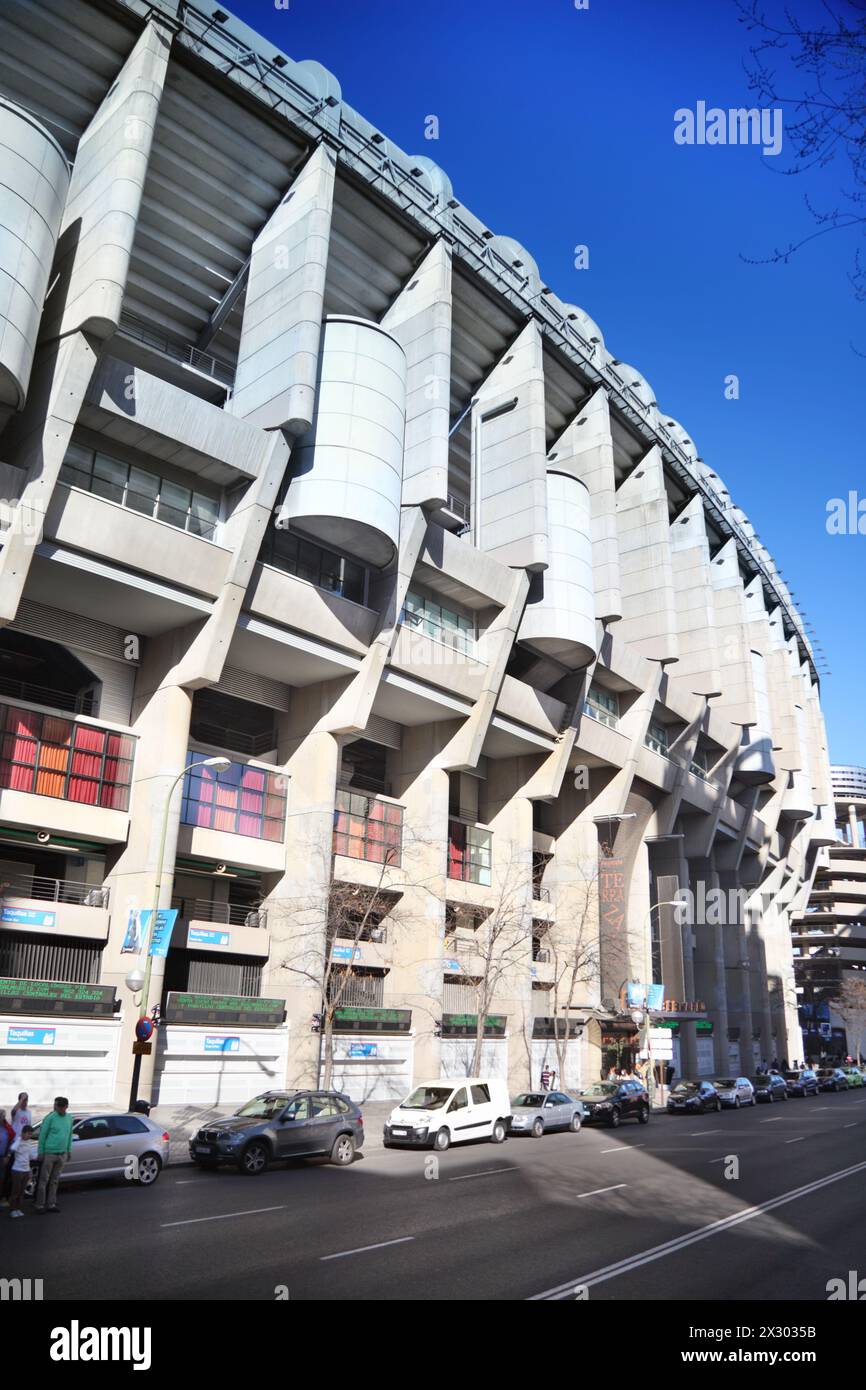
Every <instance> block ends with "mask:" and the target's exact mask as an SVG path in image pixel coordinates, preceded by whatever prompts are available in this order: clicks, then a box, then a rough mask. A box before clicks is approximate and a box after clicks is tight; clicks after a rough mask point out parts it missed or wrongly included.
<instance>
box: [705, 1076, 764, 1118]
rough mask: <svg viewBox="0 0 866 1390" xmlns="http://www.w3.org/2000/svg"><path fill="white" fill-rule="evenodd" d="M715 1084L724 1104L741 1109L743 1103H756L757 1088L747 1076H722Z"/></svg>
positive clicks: (717, 1093)
mask: <svg viewBox="0 0 866 1390" xmlns="http://www.w3.org/2000/svg"><path fill="white" fill-rule="evenodd" d="M713 1085H714V1086H715V1088H716V1095H717V1096H718V1098H719V1100H720V1101H721V1102H722V1105H731V1106H733V1108H734V1109H735V1110H739V1108H740V1106H741V1105H754V1104H755V1088H754V1086H753V1085H752V1083H751V1081H750V1080H749V1078H748V1077H747V1076H722V1077H719V1078H718V1080H716V1081H714V1082H713Z"/></svg>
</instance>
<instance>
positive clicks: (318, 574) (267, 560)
mask: <svg viewBox="0 0 866 1390" xmlns="http://www.w3.org/2000/svg"><path fill="white" fill-rule="evenodd" d="M261 558H262V561H263V563H264V564H266V565H273V566H274V568H275V569H280V570H285V572H286V574H294V575H296V576H297V578H298V579H305V580H306V581H307V583H308V584H315V585H316V587H317V588H319V589H327V590H328V592H329V593H332V594H339V595H340V596H341V597H342V598H347V599H350V600H351V602H352V603H363V602H364V599H365V587H366V579H367V571H366V569H365V568H364V566H363V565H359V564H357V562H356V561H354V560H347V559H346V557H345V556H344V555H338V554H337V553H336V551H334V550H326V549H325V548H324V546H321V545H316V544H315V542H314V541H308V540H304V539H303V538H302V537H301V536H297V535H295V534H294V532H292V531H289V530H287V529H286V528H285V527H283V526H276V525H274V526H270V527H269V528H268V533H267V535H266V537H265V541H264V544H263V546H262V552H261Z"/></svg>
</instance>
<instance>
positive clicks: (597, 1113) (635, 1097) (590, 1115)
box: [577, 1081, 650, 1129]
mask: <svg viewBox="0 0 866 1390" xmlns="http://www.w3.org/2000/svg"><path fill="white" fill-rule="evenodd" d="M577 1099H578V1100H579V1101H580V1102H581V1104H582V1105H583V1107H584V1120H585V1122H586V1124H588V1125H591V1124H602V1125H610V1127H611V1128H612V1129H617V1128H618V1126H619V1125H620V1123H621V1122H622V1121H623V1120H637V1122H638V1124H641V1125H645V1124H647V1122H648V1121H649V1117H650V1105H649V1096H648V1094H647V1090H646V1087H645V1086H643V1085H641V1083H640V1081H597V1082H596V1083H595V1085H594V1086H590V1088H589V1090H588V1091H584V1092H582V1093H581V1095H579V1096H578V1097H577Z"/></svg>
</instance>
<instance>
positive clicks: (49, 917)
mask: <svg viewBox="0 0 866 1390" xmlns="http://www.w3.org/2000/svg"><path fill="white" fill-rule="evenodd" d="M0 920H2V921H4V922H14V923H15V924H16V925H17V926H19V927H53V926H54V923H55V922H56V921H57V913H56V912H37V910H36V908H34V907H4V908H3V913H2V918H0Z"/></svg>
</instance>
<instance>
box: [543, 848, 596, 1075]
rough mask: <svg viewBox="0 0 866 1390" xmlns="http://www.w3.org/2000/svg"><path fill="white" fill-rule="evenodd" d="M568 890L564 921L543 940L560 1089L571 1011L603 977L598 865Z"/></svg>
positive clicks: (575, 881)
mask: <svg viewBox="0 0 866 1390" xmlns="http://www.w3.org/2000/svg"><path fill="white" fill-rule="evenodd" d="M569 888H570V892H569V896H568V910H567V915H566V918H565V920H564V921H563V922H557V923H556V924H554V925H553V926H551V927H550V928H549V929H548V930H547V931H546V932H545V933H544V937H543V941H544V948H546V949H547V951H548V952H549V954H550V958H551V963H552V965H553V972H552V973H553V984H552V985H551V988H550V1002H551V1006H552V1008H551V1017H552V1018H553V1020H554V1023H553V1031H554V1036H553V1041H554V1046H555V1048H556V1061H557V1075H558V1076H559V1084H560V1086H564V1085H565V1084H566V1083H565V1076H566V1059H567V1057H568V1044H569V1032H570V1028H569V1024H570V1020H571V1017H572V1014H571V1010H572V1009H573V1007H574V1005H575V1004H576V1003H577V1002H578V998H579V995H580V994H582V993H584V992H585V991H586V989H587V988H588V987H590V986H592V985H595V984H597V983H598V981H599V979H600V975H601V953H600V943H601V933H600V928H599V918H598V863H597V861H596V863H595V864H594V865H592V866H591V867H590V866H586V867H584V868H582V869H581V876H580V877H579V878H578V879H576V880H573V881H572V882H571V883H570V884H569Z"/></svg>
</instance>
